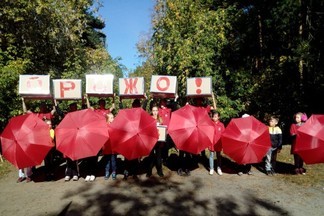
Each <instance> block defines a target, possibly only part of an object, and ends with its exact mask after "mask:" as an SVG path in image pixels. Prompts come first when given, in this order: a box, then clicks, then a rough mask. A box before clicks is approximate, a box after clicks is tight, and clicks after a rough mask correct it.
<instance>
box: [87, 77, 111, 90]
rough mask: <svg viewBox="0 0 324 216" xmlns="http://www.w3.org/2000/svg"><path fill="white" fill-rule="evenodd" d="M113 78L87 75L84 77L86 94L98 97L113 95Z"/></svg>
mask: <svg viewBox="0 0 324 216" xmlns="http://www.w3.org/2000/svg"><path fill="white" fill-rule="evenodd" d="M113 83H114V76H113V75H112V74H104V75H97V74H87V75H86V93H87V94H88V95H91V94H99V95H113V94H114V90H113V89H114V88H113Z"/></svg>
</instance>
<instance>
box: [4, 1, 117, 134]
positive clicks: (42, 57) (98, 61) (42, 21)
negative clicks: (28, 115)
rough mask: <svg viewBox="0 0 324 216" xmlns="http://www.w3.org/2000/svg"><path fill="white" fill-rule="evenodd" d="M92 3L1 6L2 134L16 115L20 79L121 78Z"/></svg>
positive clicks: (42, 2)
mask: <svg viewBox="0 0 324 216" xmlns="http://www.w3.org/2000/svg"><path fill="white" fill-rule="evenodd" d="M96 10H97V8H96V6H94V5H93V1H90V0H80V1H69V0H62V1H56V0H37V1H26V0H17V1H12V0H3V1H0V32H1V34H0V72H1V75H0V84H1V86H0V90H1V92H2V95H1V96H0V105H1V116H0V122H1V127H0V129H3V127H4V125H5V124H6V122H7V120H8V119H9V118H10V117H11V116H13V115H17V114H21V110H22V109H21V100H20V99H19V96H18V92H17V89H18V77H19V75H20V74H50V76H51V78H52V79H59V78H75V79H85V76H84V75H85V74H86V73H99V74H100V73H113V74H114V75H115V76H116V77H120V76H122V69H121V65H120V64H119V63H118V60H116V59H112V58H111V57H110V55H109V54H108V52H107V51H106V49H105V38H106V36H105V35H104V34H103V33H102V32H101V31H100V30H101V29H102V28H103V27H104V22H103V21H102V20H101V19H99V18H98V17H96Z"/></svg>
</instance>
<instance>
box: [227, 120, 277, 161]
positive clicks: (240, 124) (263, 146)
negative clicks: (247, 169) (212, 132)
mask: <svg viewBox="0 0 324 216" xmlns="http://www.w3.org/2000/svg"><path fill="white" fill-rule="evenodd" d="M221 140H222V145H223V150H224V153H225V154H226V155H228V156H229V157H230V158H232V159H233V160H234V161H236V162H237V163H239V164H250V163H258V162H261V161H262V159H263V157H264V156H265V155H266V153H267V152H268V150H269V149H270V147H271V142H270V134H269V128H268V127H267V126H266V125H265V124H263V123H262V122H260V121H259V120H257V119H256V118H254V117H253V116H248V117H245V118H234V119H232V120H231V121H230V123H229V124H228V125H227V127H226V128H225V131H224V132H223V134H222V137H221Z"/></svg>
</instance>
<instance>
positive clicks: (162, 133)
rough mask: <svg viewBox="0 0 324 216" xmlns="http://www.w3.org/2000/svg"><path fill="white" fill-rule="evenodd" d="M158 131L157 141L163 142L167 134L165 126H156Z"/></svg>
mask: <svg viewBox="0 0 324 216" xmlns="http://www.w3.org/2000/svg"><path fill="white" fill-rule="evenodd" d="M157 129H158V133H159V139H158V141H160V142H165V141H166V136H167V132H166V131H167V126H165V125H158V126H157Z"/></svg>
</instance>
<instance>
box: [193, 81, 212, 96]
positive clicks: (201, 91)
mask: <svg viewBox="0 0 324 216" xmlns="http://www.w3.org/2000/svg"><path fill="white" fill-rule="evenodd" d="M211 95H212V79H211V77H193V78H187V96H194V97H197V96H211Z"/></svg>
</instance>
